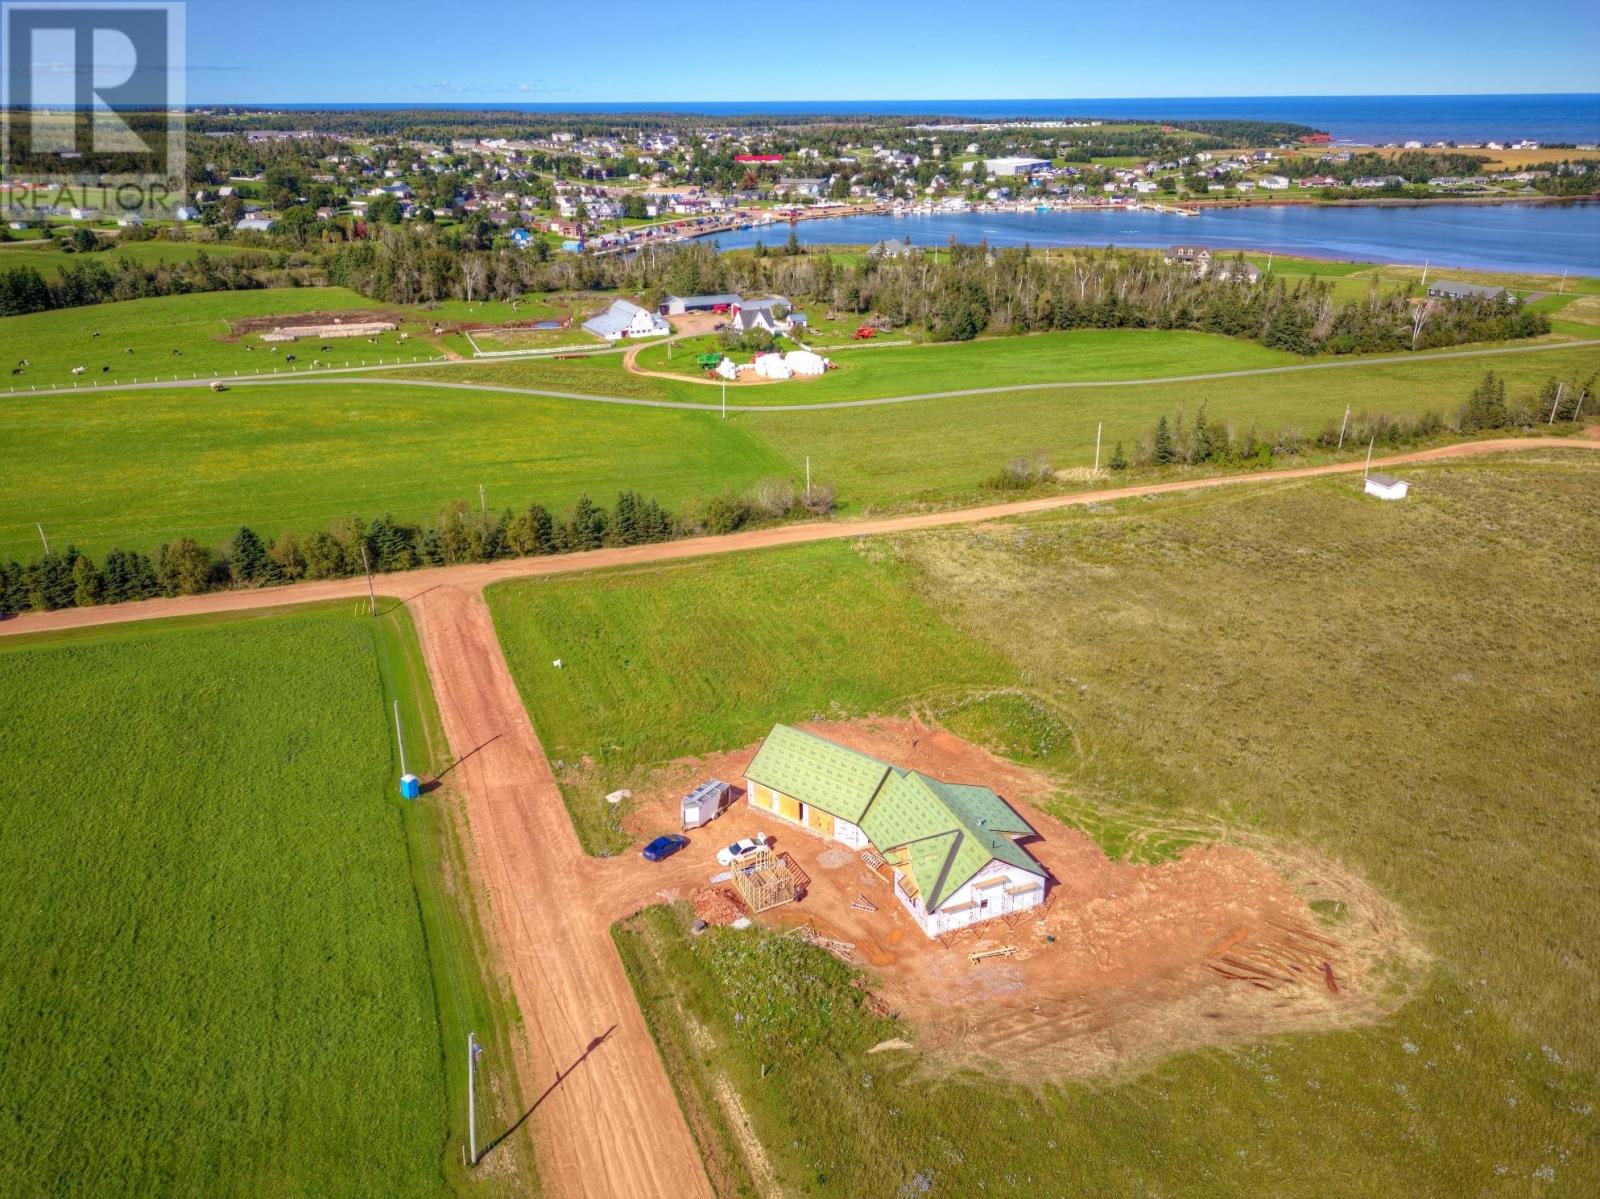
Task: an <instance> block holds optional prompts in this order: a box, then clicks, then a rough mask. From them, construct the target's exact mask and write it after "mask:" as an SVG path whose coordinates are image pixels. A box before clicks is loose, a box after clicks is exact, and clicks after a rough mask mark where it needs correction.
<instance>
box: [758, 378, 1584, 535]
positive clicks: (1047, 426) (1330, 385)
mask: <svg viewBox="0 0 1600 1199" xmlns="http://www.w3.org/2000/svg"><path fill="white" fill-rule="evenodd" d="M874 352H876V351H874ZM1488 370H1493V371H1494V372H1495V373H1496V374H1498V375H1500V376H1502V377H1503V378H1505V380H1506V384H1507V388H1508V391H1509V393H1510V394H1511V395H1513V396H1526V395H1533V394H1535V393H1537V391H1538V389H1539V387H1540V386H1541V385H1542V384H1543V383H1544V381H1545V380H1546V379H1549V378H1551V377H1552V376H1555V377H1559V378H1563V379H1568V380H1572V381H1575V382H1581V381H1582V380H1583V379H1586V378H1588V377H1589V376H1590V375H1591V374H1593V373H1594V372H1595V371H1597V370H1600V347H1588V348H1583V349H1574V350H1560V351H1551V352H1547V353H1546V352H1541V353H1537V354H1506V355H1504V356H1499V357H1484V358H1447V359H1440V360H1437V361H1427V360H1418V361H1416V362H1404V363H1399V364H1396V365H1392V366H1348V367H1343V366H1341V367H1338V368H1334V369H1329V370H1316V371H1299V372H1294V373H1291V374H1283V375H1263V376H1257V377H1253V378H1242V379H1217V380H1211V381H1203V382H1194V383H1167V384H1152V385H1148V386H1138V387H1110V388H1086V389H1061V390H1056V391H1031V392H1018V393H1015V394H1011V395H993V396H971V397H959V398H953V399H940V400H924V401H918V402H917V403H912V404H886V405H882V406H879V407H871V408H852V409H840V410H838V411H837V412H761V413H741V414H738V415H737V416H735V417H731V418H730V420H731V421H734V422H737V423H738V424H740V425H741V426H743V427H745V428H748V429H750V430H751V431H752V432H753V433H755V434H756V435H757V436H758V437H760V438H761V439H762V440H763V441H764V442H765V443H766V444H768V445H770V446H771V447H772V448H773V449H774V450H775V451H776V452H777V453H778V454H779V455H781V456H783V457H786V458H788V459H789V460H791V461H797V460H799V459H800V458H801V457H802V456H804V455H807V454H809V455H810V456H811V465H812V471H813V472H814V475H815V477H816V478H818V479H822V480H826V481H828V482H830V483H832V484H833V485H834V486H836V487H837V488H838V490H839V495H840V498H841V499H842V500H843V501H844V502H845V503H847V504H848V505H850V507H851V509H852V510H855V511H859V510H860V509H861V508H863V507H867V506H871V507H875V508H881V507H886V506H893V505H904V504H907V503H913V502H922V503H931V502H949V501H952V500H970V499H973V498H975V497H976V496H977V494H978V488H979V484H980V483H981V481H982V480H983V479H986V478H988V477H990V476H991V475H993V474H995V472H997V471H998V470H1000V468H1001V467H1002V466H1004V465H1005V463H1006V462H1008V461H1010V460H1011V459H1013V458H1016V457H1018V456H1021V455H1026V454H1030V453H1032V452H1034V451H1035V450H1043V451H1045V452H1046V453H1047V454H1049V455H1050V456H1051V458H1052V460H1053V461H1054V463H1055V465H1056V467H1057V468H1067V467H1085V468H1087V467H1091V466H1092V465H1093V464H1094V443H1095V430H1096V428H1097V427H1098V426H1099V425H1100V424H1101V423H1102V422H1103V423H1104V426H1105V430H1104V433H1103V434H1102V438H1101V446H1102V463H1104V462H1105V461H1106V460H1109V458H1110V456H1111V451H1112V447H1113V446H1114V445H1115V444H1116V443H1117V442H1118V441H1119V440H1120V441H1122V442H1123V444H1124V448H1125V449H1126V450H1127V451H1128V452H1130V453H1131V452H1132V451H1133V448H1134V446H1135V444H1136V443H1137V441H1138V439H1139V438H1140V437H1141V436H1143V435H1145V434H1147V433H1149V431H1150V430H1151V429H1152V428H1153V427H1154V425H1155V422H1156V420H1157V419H1158V418H1159V417H1160V416H1162V415H1163V414H1165V415H1168V416H1170V415H1171V414H1173V413H1175V412H1177V411H1178V410H1179V409H1180V408H1181V409H1183V410H1184V411H1186V412H1187V413H1188V414H1189V417H1190V418H1191V419H1192V418H1193V415H1194V413H1195V411H1196V410H1197V409H1198V408H1199V406H1200V404H1202V403H1204V404H1206V406H1207V417H1208V419H1209V420H1211V421H1214V422H1222V423H1224V424H1232V425H1234V426H1235V427H1236V429H1237V430H1238V431H1239V433H1240V434H1243V433H1244V431H1245V430H1246V429H1248V428H1249V426H1250V425H1251V424H1252V423H1254V424H1255V425H1256V426H1257V428H1258V429H1259V431H1260V432H1261V433H1262V435H1264V436H1268V437H1270V436H1272V435H1275V434H1276V433H1277V432H1278V431H1280V430H1282V429H1290V428H1292V429H1298V430H1299V431H1300V432H1302V433H1303V434H1305V435H1307V436H1315V435H1316V433H1317V432H1318V431H1319V430H1321V428H1322V427H1323V426H1324V425H1325V424H1326V423H1327V422H1329V421H1333V422H1334V423H1335V424H1337V423H1338V422H1339V421H1340V420H1341V419H1342V418H1343V415H1344V410H1345V406H1346V405H1347V404H1348V405H1350V406H1351V408H1352V410H1353V412H1354V413H1356V414H1360V413H1363V412H1366V413H1388V414H1390V415H1392V416H1414V415H1417V414H1419V413H1422V412H1426V411H1429V410H1433V411H1437V412H1439V413H1441V414H1442V415H1444V416H1446V417H1453V416H1454V415H1455V413H1456V411H1457V409H1459V408H1460V406H1461V403H1462V401H1463V400H1464V399H1465V398H1466V396H1467V394H1468V393H1469V392H1470V391H1471V390H1472V388H1473V386H1474V385H1475V384H1476V383H1477V382H1478V380H1479V379H1481V378H1482V377H1483V373H1484V372H1485V371H1488ZM1347 448H1348V447H1347ZM1380 448H1381V447H1380Z"/></svg>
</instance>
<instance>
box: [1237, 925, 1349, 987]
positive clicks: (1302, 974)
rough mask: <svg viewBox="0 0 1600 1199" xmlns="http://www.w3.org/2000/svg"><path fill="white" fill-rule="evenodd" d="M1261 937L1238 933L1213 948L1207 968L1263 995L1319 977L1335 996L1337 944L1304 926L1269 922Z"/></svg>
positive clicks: (1238, 930)
mask: <svg viewBox="0 0 1600 1199" xmlns="http://www.w3.org/2000/svg"><path fill="white" fill-rule="evenodd" d="M1266 924H1267V929H1266V930H1263V931H1262V933H1261V935H1259V936H1254V937H1253V936H1252V930H1251V929H1249V928H1239V929H1235V930H1234V931H1233V932H1231V933H1229V934H1228V936H1226V937H1225V938H1223V940H1222V941H1220V942H1219V943H1218V944H1217V945H1215V946H1213V947H1212V949H1211V950H1210V952H1209V953H1207V955H1206V956H1207V957H1208V958H1209V959H1211V960H1209V961H1207V962H1206V966H1207V968H1209V969H1210V970H1212V971H1214V972H1216V973H1217V974H1220V975H1221V976H1222V977H1223V978H1226V979H1230V980H1232V981H1234V982H1246V983H1249V984H1250V985H1251V986H1253V987H1257V988H1259V989H1260V990H1263V991H1275V990H1277V989H1278V987H1280V986H1285V985H1287V986H1299V985H1300V984H1301V983H1305V982H1309V981H1310V980H1311V979H1313V978H1315V977H1316V976H1317V975H1319V974H1320V975H1321V976H1322V981H1323V983H1324V984H1325V985H1326V986H1327V988H1328V990H1329V991H1330V992H1332V993H1333V994H1335V995H1337V994H1338V993H1339V982H1338V979H1337V977H1336V976H1335V974H1334V969H1333V958H1334V953H1333V951H1334V950H1336V949H1338V948H1339V943H1338V942H1337V941H1334V940H1331V939H1329V938H1328V937H1324V936H1322V935H1321V934H1320V933H1314V932H1312V931H1311V930H1310V929H1309V928H1306V927H1305V926H1304V925H1301V924H1284V923H1282V922H1280V921H1276V920H1268V921H1267V922H1266Z"/></svg>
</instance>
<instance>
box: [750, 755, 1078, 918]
mask: <svg viewBox="0 0 1600 1199" xmlns="http://www.w3.org/2000/svg"><path fill="white" fill-rule="evenodd" d="M745 794H746V796H747V797H748V799H749V802H750V804H751V806H752V807H756V808H759V809H761V810H762V811H763V812H768V813H771V814H772V815H774V816H777V817H778V818H779V819H782V820H787V821H789V822H790V823H792V824H796V825H799V826H800V827H802V828H806V829H809V830H810V831H811V832H813V833H815V834H817V835H818V836H820V837H824V838H827V839H828V840H830V841H837V842H838V843H839V844H841V845H844V846H847V847H849V848H851V849H865V848H867V847H868V846H871V847H872V848H874V849H876V850H877V852H878V853H880V854H881V855H882V856H883V858H884V860H885V861H886V862H888V864H889V866H890V868H891V869H892V870H893V872H894V882H893V889H894V894H895V898H896V899H898V900H899V901H900V904H901V905H902V906H903V907H904V908H905V909H906V911H907V912H909V913H910V915H911V917H912V919H913V920H915V921H916V922H917V925H918V927H920V928H921V929H922V931H923V932H924V933H926V934H927V935H928V936H930V937H937V936H940V935H941V934H944V933H947V932H951V931H953V930H955V929H958V928H965V927H966V926H967V925H969V924H978V923H981V922H982V921H985V920H992V919H994V918H995V917H998V916H1006V915H1009V914H1011V913H1013V912H1019V911H1022V910H1024V909H1027V908H1033V907H1038V906H1039V905H1040V904H1041V903H1043V902H1044V897H1045V886H1046V883H1047V875H1046V872H1045V869H1044V867H1043V866H1041V865H1040V864H1039V862H1038V861H1037V860H1036V859H1035V858H1034V857H1033V855H1032V854H1030V853H1029V852H1028V851H1027V850H1026V849H1024V848H1022V846H1020V845H1018V844H1017V842H1016V840H1015V838H1018V837H1029V836H1033V835H1035V834H1034V830H1033V828H1032V826H1031V825H1029V824H1028V822H1027V821H1026V820H1024V819H1023V818H1022V817H1021V816H1019V815H1018V814H1017V813H1016V811H1015V810H1014V809H1013V808H1012V807H1011V806H1010V805H1009V804H1008V803H1006V801H1005V800H1003V799H1001V798H1000V796H998V795H996V794H995V793H994V792H993V791H991V790H989V788H987V787H972V786H964V785H961V784H958V783H946V782H942V781H940V780H939V779H936V778H932V777H930V776H929V775H926V774H923V773H921V772H920V771H916V770H902V769H900V768H899V767H896V766H890V765H889V764H888V763H886V762H880V761H878V760H877V759H876V758H873V757H869V756H868V755H866V754H863V753H858V752H857V751H856V750H853V749H848V748H846V747H845V746H843V745H839V744H836V743H835V742H832V741H829V740H827V739H826V738H824V737H818V736H816V735H814V734H812V733H807V732H805V731H803V730H801V729H797V728H792V727H790V726H789V725H785V724H779V725H774V726H773V729H772V732H770V733H768V734H767V739H766V740H765V741H764V742H762V744H761V749H760V750H759V751H758V752H757V753H756V756H755V757H754V758H753V759H752V760H751V762H750V765H749V766H748V767H746V769H745Z"/></svg>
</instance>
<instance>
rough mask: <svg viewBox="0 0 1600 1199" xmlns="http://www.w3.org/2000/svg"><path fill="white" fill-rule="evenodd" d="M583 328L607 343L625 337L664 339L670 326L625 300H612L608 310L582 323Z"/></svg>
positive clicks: (658, 317) (646, 310)
mask: <svg viewBox="0 0 1600 1199" xmlns="http://www.w3.org/2000/svg"><path fill="white" fill-rule="evenodd" d="M583 327H584V328H585V329H587V330H588V331H589V332H590V333H593V334H594V335H595V336H596V337H603V338H605V339H606V340H607V341H621V340H622V339H624V338H627V337H664V336H666V334H668V333H669V332H671V326H670V325H668V324H667V322H666V320H665V319H664V318H662V317H660V316H658V315H656V314H655V313H654V312H651V311H649V310H648V309H645V308H640V307H639V305H637V304H630V303H628V301H627V300H613V301H612V303H611V307H610V308H607V309H606V310H605V311H604V312H602V313H601V314H600V315H599V316H595V317H590V318H589V319H588V320H586V321H584V322H583Z"/></svg>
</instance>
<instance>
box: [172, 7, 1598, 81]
mask: <svg viewBox="0 0 1600 1199" xmlns="http://www.w3.org/2000/svg"><path fill="white" fill-rule="evenodd" d="M188 32H189V37H188V44H189V64H190V78H189V102H190V103H191V104H196V103H199V104H204V103H214V102H219V101H234V102H270V101H275V100H276V101H299V102H302V103H313V102H340V101H372V102H409V103H419V104H421V103H430V102H453V103H470V104H489V103H493V102H495V101H517V102H524V103H548V104H550V105H552V106H558V105H559V104H560V103H562V102H568V103H572V102H593V101H614V102H630V101H636V100H638V101H646V100H663V101H691V100H873V99H921V98H958V97H959V98H996V99H1008V98H1017V97H1026V98H1044V97H1050V98H1058V97H1059V98H1069V99H1070V98H1075V97H1118V96H1134V97H1145V96H1251V95H1353V94H1354V95H1359V94H1367V95H1374V94H1376V95H1397V94H1414V93H1466V92H1595V91H1600V3H1597V2H1596V0H1534V2H1532V3H1520V4H1508V3H1505V2H1504V0H1497V2H1494V3H1488V2H1484V0H1341V2H1339V3H1324V4H1306V3H1293V2H1291V3H1274V2H1273V0H1253V2H1248V3H1247V2H1243V0H1222V2H1220V3H1217V2H1212V3H1208V2H1206V0H1182V2H1178V0H1120V2H1118V0H1112V2H1110V3H1107V2H1101V3H1083V2H1081V0H1070V2H1066V3H1062V2H1059V0H1057V2H1054V3H1052V0H1026V2H1024V0H982V2H981V3H972V2H970V0H961V2H957V0H920V2H919V3H916V4H894V5H881V4H871V3H863V2H861V0H851V2H848V3H840V2H837V0H807V2H806V3H802V4H794V5H786V4H783V3H771V4H764V5H756V6H752V5H741V4H727V3H719V4H705V5H674V6H666V5H638V6H635V5H624V4H616V5H605V6H601V5H583V4H572V3H566V4H551V3H527V2H524V3H520V4H518V3H508V2H505V0H464V2H461V3H443V2H440V0H430V2H429V3H415V2H413V0H388V2H387V3H361V2H356V3H341V2H339V0H332V2H330V0H315V2H313V0H271V2H270V3H257V4H248V5H247V4H243V3H240V2H239V0H189V5H188ZM613 39H615V40H613Z"/></svg>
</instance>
